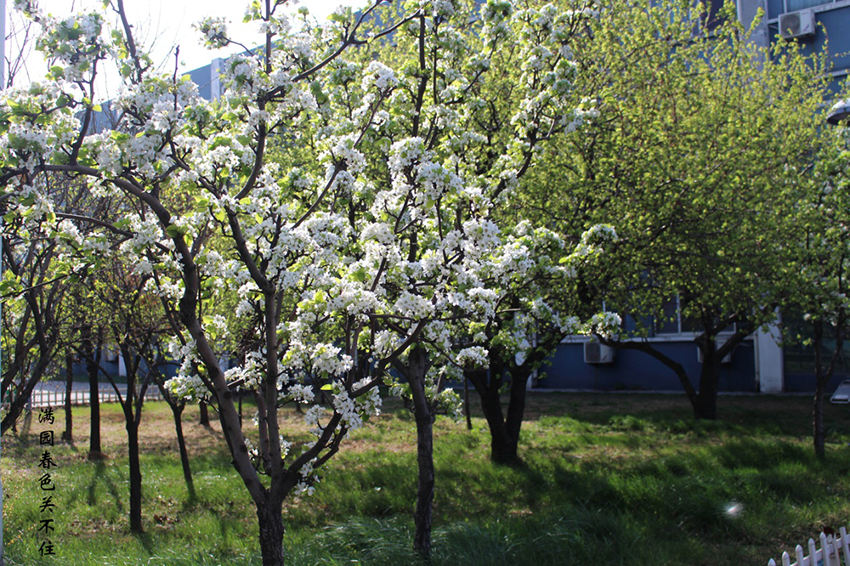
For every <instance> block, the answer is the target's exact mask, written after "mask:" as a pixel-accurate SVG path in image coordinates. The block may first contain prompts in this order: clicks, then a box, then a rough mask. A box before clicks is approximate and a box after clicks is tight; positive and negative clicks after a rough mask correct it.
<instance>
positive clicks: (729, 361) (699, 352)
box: [697, 346, 732, 364]
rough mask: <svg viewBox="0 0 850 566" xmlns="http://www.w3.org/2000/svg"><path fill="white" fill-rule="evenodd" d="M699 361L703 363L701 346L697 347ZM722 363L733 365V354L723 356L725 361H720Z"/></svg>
mask: <svg viewBox="0 0 850 566" xmlns="http://www.w3.org/2000/svg"><path fill="white" fill-rule="evenodd" d="M697 361H698V362H699V363H702V349H701V348H700V347H699V346H697ZM720 363H721V364H731V363H732V352H729V353H728V354H726V355H725V356H723V359H722V360H720Z"/></svg>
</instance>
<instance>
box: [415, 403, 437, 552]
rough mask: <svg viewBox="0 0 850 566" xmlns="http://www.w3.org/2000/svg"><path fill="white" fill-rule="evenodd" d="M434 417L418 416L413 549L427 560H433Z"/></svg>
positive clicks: (427, 415) (429, 415) (430, 415)
mask: <svg viewBox="0 0 850 566" xmlns="http://www.w3.org/2000/svg"><path fill="white" fill-rule="evenodd" d="M434 417H435V415H434V414H433V413H429V414H425V415H419V414H417V415H416V463H417V464H418V466H419V479H418V481H417V484H416V511H415V513H414V516H413V523H414V525H415V527H416V532H415V534H414V537H413V549H414V550H415V551H416V552H417V553H418V554H419V555H420V556H421V557H422V558H423V559H425V560H428V559H430V558H431V518H432V515H433V509H434V482H435V472H434V430H433V426H434Z"/></svg>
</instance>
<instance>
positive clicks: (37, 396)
mask: <svg viewBox="0 0 850 566" xmlns="http://www.w3.org/2000/svg"><path fill="white" fill-rule="evenodd" d="M98 398H99V400H100V402H101V403H118V402H119V401H120V399H119V398H118V395H116V394H115V391H111V390H104V389H102V390H100V391H99V394H98ZM30 399H31V401H32V403H31V405H30V406H31V407H33V408H36V409H38V408H41V407H62V406H64V405H65V392H64V391H60V390H50V389H42V390H40V391H33V394H32V396H31V397H30ZM90 399H91V397H90V396H89V391H88V390H77V389H72V390H71V404H72V405H88V404H89V400H90ZM145 399H146V400H148V401H151V400H158V401H161V400H162V394H161V393H160V392H159V389H158V388H157V387H148V389H147V391H146V392H145Z"/></svg>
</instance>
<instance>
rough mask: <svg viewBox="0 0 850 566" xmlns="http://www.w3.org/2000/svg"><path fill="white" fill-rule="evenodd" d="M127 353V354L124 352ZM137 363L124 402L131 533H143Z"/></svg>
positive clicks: (129, 373)
mask: <svg viewBox="0 0 850 566" xmlns="http://www.w3.org/2000/svg"><path fill="white" fill-rule="evenodd" d="M122 353H125V352H122ZM137 367H138V363H137V362H135V361H134V362H133V365H132V367H128V368H127V395H126V396H125V397H124V400H123V402H122V404H121V405H122V408H123V409H124V426H125V428H126V429H127V456H128V458H129V460H130V531H131V532H134V533H141V532H142V467H141V462H140V461H139V422H138V419H137V418H136V414H135V413H136V412H137V411H138V410H136V411H134V402H135V400H136V394H135V392H136V368H137Z"/></svg>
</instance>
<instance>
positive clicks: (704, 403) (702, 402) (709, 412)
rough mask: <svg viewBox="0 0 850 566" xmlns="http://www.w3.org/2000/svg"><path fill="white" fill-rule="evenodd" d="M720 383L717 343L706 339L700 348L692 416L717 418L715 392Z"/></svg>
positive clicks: (705, 418)
mask: <svg viewBox="0 0 850 566" xmlns="http://www.w3.org/2000/svg"><path fill="white" fill-rule="evenodd" d="M719 385H720V359H719V357H718V355H717V344H715V343H714V340H712V339H707V340H706V342H705V347H704V348H703V349H702V370H701V372H700V378H699V393H698V394H697V399H696V404H695V405H694V417H695V418H697V419H701V420H712V421H713V420H716V419H717V392H718V389H719Z"/></svg>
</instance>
